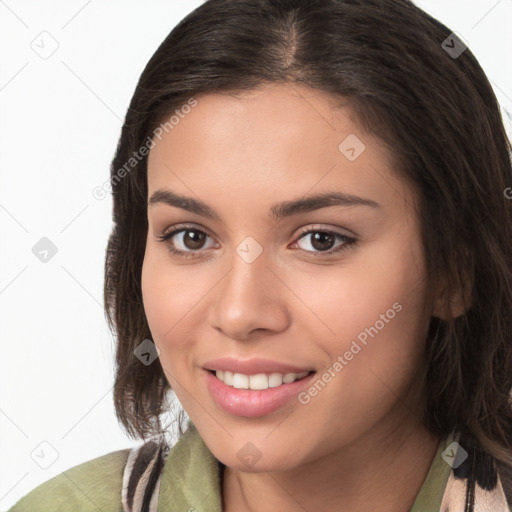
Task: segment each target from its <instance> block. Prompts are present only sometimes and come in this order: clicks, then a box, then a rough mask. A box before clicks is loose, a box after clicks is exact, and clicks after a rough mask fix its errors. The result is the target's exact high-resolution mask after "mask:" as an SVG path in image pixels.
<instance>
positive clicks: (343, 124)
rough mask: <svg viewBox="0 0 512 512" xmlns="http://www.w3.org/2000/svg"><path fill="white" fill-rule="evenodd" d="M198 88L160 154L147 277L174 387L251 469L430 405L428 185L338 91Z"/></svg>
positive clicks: (225, 448) (230, 460) (360, 434)
mask: <svg viewBox="0 0 512 512" xmlns="http://www.w3.org/2000/svg"><path fill="white" fill-rule="evenodd" d="M195 99H196V101H197V104H196V103H195V102H194V101H191V102H190V103H189V104H190V105H195V106H193V107H190V108H184V109H182V110H181V111H179V115H177V117H176V118H175V119H174V122H173V125H172V126H173V127H172V129H169V125H168V128H167V132H168V133H165V131H163V136H161V141H160V140H159V139H158V138H156V139H155V142H156V146H154V147H153V149H151V151H150V154H149V160H148V199H149V200H150V201H149V205H148V210H147V212H148V223H149V231H148V236H147V243H146V252H145V258H144V264H143V270H142V291H143V300H144V308H145V312H146V315H147V319H148V322H149V326H150V329H151V333H152V335H153V340H154V342H155V344H156V346H157V347H158V348H159V350H160V363H161V365H162V367H163V368H164V371H165V374H166V376H167V379H168V381H169V383H170V385H171V387H172V388H173V389H174V391H175V392H176V395H177V396H178V398H179V400H180V402H181V403H182V405H183V407H184V408H185V410H186V411H187V413H188V415H189V417H190V419H191V420H192V422H193V423H194V424H195V426H196V428H197V429H198V431H199V433H200V434H201V436H202V438H203V439H204V441H205V442H206V444H207V445H208V447H209V448H210V450H211V451H212V452H213V454H214V455H215V456H216V457H217V458H218V459H219V460H221V461H222V462H223V463H224V464H226V465H227V466H230V467H232V468H238V469H239V470H245V471H268V470H272V469H274V470H278V469H283V470H284V469H290V468H294V467H298V466H300V465H302V464H306V463H308V462H311V461H313V460H315V459H318V458H319V457H322V456H328V455H329V454H332V453H333V452H335V451H340V450H343V449H345V448H347V447H349V446H351V445H354V443H356V442H357V441H358V440H361V439H370V438H372V439H374V440H377V439H386V438H387V436H388V435H389V434H390V433H391V432H392V431H394V429H395V428H396V427H397V425H403V424H405V423H407V422H408V421H409V420H411V421H412V420H413V419H415V418H414V416H415V414H414V411H415V409H416V407H419V403H415V402H411V400H409V401H408V396H412V393H413V391H415V390H418V389H419V383H420V378H419V377H420V373H421V372H420V369H422V368H423V357H422V354H423V348H424V339H425V334H426V329H427V326H428V321H429V318H430V313H429V312H428V311H427V309H428V308H426V307H425V285H426V277H427V276H426V275H425V266H424V255H423V251H422V248H421V245H420V233H419V224H418V221H417V219H416V217H415V215H414V207H415V205H416V197H415V196H414V194H413V192H412V190H411V189H410V188H409V187H408V186H407V185H406V184H405V183H404V182H402V181H398V179H397V178H396V177H395V176H394V174H393V172H392V168H391V167H390V165H391V163H390V159H389V155H388V154H387V153H386V151H385V150H384V148H383V147H382V146H381V145H380V144H379V142H378V140H377V139H375V138H373V137H371V136H370V135H368V134H366V133H364V132H362V131H361V130H359V129H358V127H357V126H356V125H355V124H354V123H353V121H352V120H351V118H350V111H349V110H347V109H345V108H344V109H337V110H335V109H334V108H333V107H334V104H335V103H334V98H333V96H331V95H329V94H327V93H325V92H321V91H318V90H312V89H309V88H306V87H304V86H298V85H293V86H292V85H275V84H274V85H270V86H266V87H261V88H258V89H257V90H252V91H250V92H245V93H244V94H241V95H239V96H237V97H235V96H232V95H227V94H206V95H201V96H198V97H197V98H195ZM176 120H178V122H176ZM331 194H332V195H333V197H334V195H336V197H335V198H334V199H331V200H328V199H326V200H317V201H313V200H311V198H314V197H316V196H321V195H324V196H325V197H326V196H327V195H331ZM345 195H347V197H348V195H349V196H350V197H348V199H347V197H345ZM325 197H324V199H325ZM152 198H153V199H154V200H153V201H151V199H152ZM176 198H180V200H179V201H177V200H176ZM356 198H359V199H356ZM178 204H179V205H178ZM173 230H178V231H177V233H176V234H174V235H173V236H172V237H170V238H168V239H167V240H166V241H165V242H162V241H161V240H159V239H158V236H160V235H162V234H166V233H171V232H172V231H173ZM180 230H181V231H180ZM170 249H174V250H176V251H179V254H181V257H180V256H178V255H176V254H172V253H171V252H170ZM221 358H222V359H223V360H224V359H225V358H229V359H228V360H224V361H222V362H219V361H216V360H217V359H221ZM246 363H247V364H246ZM216 369H219V370H224V375H223V376H222V375H220V374H219V377H222V378H223V379H225V380H226V381H227V383H224V382H223V381H222V380H220V379H218V378H217V377H216V376H215V375H214V374H213V373H212V372H211V371H210V370H216ZM229 370H231V371H232V372H233V373H235V375H234V376H232V377H230V375H229V373H228V372H229ZM294 370H295V371H294ZM304 372H309V373H308V374H307V375H306V376H305V377H304V376H303V375H304ZM311 372H314V373H311ZM289 373H295V375H291V376H290V375H288V376H287V377H286V378H284V383H282V384H280V383H281V381H282V378H283V376H284V375H285V374H289ZM257 374H258V376H257V377H254V378H249V377H247V376H250V375H257ZM262 374H263V375H262ZM272 374H273V375H272ZM297 374H298V375H297ZM294 378H299V379H298V380H296V381H295V382H293V383H292V382H288V380H293V379H294ZM233 384H234V386H233ZM269 385H270V386H271V387H268V386H269ZM246 386H249V387H250V388H263V389H243V388H244V387H246ZM239 388H240V389H239ZM264 388H267V389H264ZM404 407H406V408H407V410H408V411H409V412H408V415H407V416H406V419H404V418H403V417H402V418H401V417H400V415H399V413H400V412H401V411H402V412H403V408H404ZM418 415H419V413H418ZM416 419H417V418H416Z"/></svg>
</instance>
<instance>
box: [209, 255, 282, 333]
mask: <svg viewBox="0 0 512 512" xmlns="http://www.w3.org/2000/svg"><path fill="white" fill-rule="evenodd" d="M233 253H234V254H233V257H232V259H231V268H230V270H229V271H228V272H227V274H226V275H225V276H224V278H223V279H222V280H221V282H220V283H219V284H218V286H216V287H215V288H214V290H215V294H214V296H213V298H214V300H213V301H212V304H211V306H210V312H209V320H210V325H211V326H212V327H213V328H215V329H217V330H219V331H221V332H222V333H223V334H224V335H225V336H226V337H229V338H232V339H235V340H238V341H249V340H251V339H254V338H256V337H258V338H259V335H258V334H256V333H257V332H259V333H260V334H261V333H263V332H266V334H267V335H268V334H272V333H277V332H282V331H284V330H286V329H287V328H288V326H289V325H290V312H289V309H288V304H287V300H289V299H290V293H289V291H288V290H287V288H286V286H285V284H284V283H283V282H282V281H281V280H280V279H279V277H278V276H279V270H278V269H276V268H274V267H275V266H274V265H272V262H271V261H269V257H267V255H266V254H265V251H263V252H262V254H261V255H260V256H258V257H257V258H256V259H255V260H254V261H252V262H250V263H249V262H247V261H246V260H245V259H244V258H242V257H240V255H239V254H238V253H237V252H236V251H233ZM212 291H213V290H212ZM287 292H288V293H287Z"/></svg>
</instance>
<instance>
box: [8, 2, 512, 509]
mask: <svg viewBox="0 0 512 512" xmlns="http://www.w3.org/2000/svg"><path fill="white" fill-rule="evenodd" d="M200 4H201V2H200V1H199V0H186V1H177V0H172V1H171V0H167V1H165V2H164V1H156V0H151V1H142V0H139V1H124V2H122V1H120V0H116V1H109V2H100V1H98V0H89V1H87V0H66V1H46V2H38V1H23V0H20V1H18V2H16V1H14V0H0V52H1V53H0V62H1V67H0V141H1V147H0V315H1V318H0V340H1V356H0V393H1V394H0V433H1V435H0V510H4V511H5V510H7V509H8V508H9V507H10V506H11V505H13V504H14V503H15V502H16V501H17V500H18V499H19V498H20V497H21V496H22V495H24V494H26V493H27V492H28V491H30V490H31V489H33V488H34V487H35V486H37V485H39V484H40V483H42V482H44V481H46V480H48V479H49V478H51V477H52V476H54V475H56V474H58V473H60V472H61V471H63V470H65V469H68V468H69V467H72V466H75V465H77V464H79V463H82V462H84V461H87V460H90V459H92V458H95V457H98V456H100V455H103V454H105V453H108V452H111V451H115V450H119V449H123V448H127V447H129V446H133V445H137V444H139V441H133V440H130V439H128V438H127V437H126V436H125V435H124V434H123V432H122V430H121V428H120V427H119V425H118V423H117V420H116V419H115V416H114V409H113V401H112V392H111V390H112V385H113V340H112V337H111V335H110V333H109V331H108V329H107V326H106V321H105V317H104V312H103V300H102V294H103V262H104V253H105V248H106V243H107V239H108V235H109V233H110V228H111V208H112V203H111V200H110V195H109V194H108V193H107V195H106V197H105V198H104V199H103V200H98V199H95V198H94V197H93V195H92V190H93V189H94V187H97V186H101V185H102V184H103V183H104V182H105V181H107V180H108V179H109V165H110V161H111V159H112V157H113V154H114V151H115V147H116V144H117V140H118V137H119V134H120V129H121V125H122V119H123V118H124V115H125V111H126V109H127V107H128V103H129V101H130V98H131V95H132V93H133V90H134V88H135V85H136V82H137V80H138V78H139V75H140V73H141V72H142V69H143V68H144V66H145V64H146V62H147V61H148V59H149V58H150V57H151V55H152V54H153V52H154V51H155V50H156V48H157V46H158V45H159V44H160V43H161V42H162V40H163V39H164V38H165V36H166V35H167V34H168V33H169V32H170V30H171V29H172V28H173V27H174V26H175V25H176V23H177V22H178V21H179V20H180V19H181V18H182V17H183V16H184V15H185V14H187V13H188V12H190V11H191V10H193V9H194V8H195V7H197V6H198V5H200ZM417 5H419V6H420V7H421V8H423V9H424V10H426V11H427V12H429V13H430V14H432V15H433V16H434V17H437V18H438V19H439V20H441V21H442V22H443V23H445V24H446V25H447V26H448V27H450V28H451V29H452V30H454V31H456V32H458V33H459V34H460V35H462V37H463V38H464V40H465V41H466V42H467V43H468V44H469V46H470V48H471V50H472V51H473V53H474V54H475V55H476V57H477V58H478V60H479V61H480V63H481V65H482V67H483V68H484V70H485V71H486V73H487V75H488V77H489V79H490V80H491V82H492V84H493V87H494V90H495V92H496V94H497V96H498V99H499V101H500V103H501V105H502V107H503V108H504V109H506V110H507V111H508V114H507V113H505V111H503V115H504V118H505V121H506V126H507V129H508V130H509V133H510V127H511V124H510V117H509V116H510V115H512V100H511V98H512V73H510V69H511V59H510V53H509V52H510V48H512V31H510V25H511V22H512V0H500V1H496V0H490V1H487V0H485V1H484V0H473V1H467V0H466V1H464V0H451V1H449V2H447V1H441V0H437V1H435V0H424V1H419V2H417ZM43 31H46V32H47V33H48V34H50V35H48V34H45V35H43V36H40V34H41V32H43ZM41 37H44V38H45V48H46V50H47V51H48V49H49V48H50V49H51V47H52V46H51V45H52V44H53V45H55V46H56V45H57V44H58V48H57V50H56V51H55V52H54V53H53V54H52V55H51V56H49V57H48V58H46V59H43V58H41V57H40V56H39V55H38V54H37V53H36V52H35V51H34V49H33V47H36V45H37V44H39V45H41V43H40V41H41ZM52 38H53V40H54V41H53V40H52ZM52 41H53V42H52ZM31 45H32V46H31ZM40 51H43V50H42V49H41V50H40ZM447 87H449V84H447ZM42 237H48V238H49V239H50V240H51V241H52V242H53V243H54V244H55V246H56V247H57V251H58V252H57V253H56V254H55V256H54V257H52V258H51V259H50V260H49V261H48V262H47V263H43V262H41V261H40V260H39V259H37V258H36V257H35V256H34V254H33V253H32V247H33V246H34V245H35V244H36V242H38V241H39V240H40V239H41V238H42ZM41 442H43V443H45V444H43V445H40V443H41ZM46 443H49V444H46ZM50 445H51V446H50ZM34 450H35V451H34ZM31 454H32V456H31ZM54 458H55V459H56V460H55V461H53V459H54ZM36 461H37V462H38V463H39V464H41V465H49V467H48V468H47V469H43V468H42V467H40V465H38V463H37V462H36Z"/></svg>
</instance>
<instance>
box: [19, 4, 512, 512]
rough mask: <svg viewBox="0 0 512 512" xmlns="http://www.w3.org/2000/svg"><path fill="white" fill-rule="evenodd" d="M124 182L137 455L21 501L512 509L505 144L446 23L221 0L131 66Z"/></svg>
mask: <svg viewBox="0 0 512 512" xmlns="http://www.w3.org/2000/svg"><path fill="white" fill-rule="evenodd" d="M111 181H112V189H113V199H114V211H113V218H114V222H115V225H114V228H113V231H112V234H111V237H110V240H109V245H108V248H107V255H106V266H105V304H106V312H107V315H108V319H109V322H110V325H111V328H112V329H113V330H114V332H115V333H116V336H117V342H118V347H117V360H116V365H117V375H116V384H115V388H114V398H115V406H116V411H117V415H118V417H119V419H120V420H121V422H122V424H123V425H124V427H125V429H126V431H127V433H128V434H129V435H131V436H132V437H134V438H140V439H144V440H147V442H146V443H144V444H143V445H141V446H140V448H138V449H136V450H132V451H129V450H123V451H120V452H115V453H112V454H108V455H105V456H103V457H101V458H99V459H95V460H94V461H90V462H88V463H85V464H83V465H81V466H78V467H76V468H73V469H72V470H70V471H68V472H65V474H64V475H59V476H58V477H56V478H54V479H52V480H50V481H49V482H47V483H45V484H43V485H42V486H40V487H39V488H38V489H36V490H35V491H33V492H32V493H30V494H29V495H28V496H27V497H25V498H23V499H22V500H21V501H20V502H19V503H18V504H17V505H15V507H14V508H13V509H12V510H14V511H24V510H27V511H28V510H31V511H33V510H47V509H48V507H54V508H55V507H56V506H60V505H62V506H63V507H64V508H65V507H66V506H67V507H69V506H73V507H74V509H77V510H88V509H89V508H91V510H96V509H97V508H99V509H101V510H125V511H143V510H156V509H157V508H156V507H157V505H158V509H159V510H167V509H169V510H208V511H220V510H223V511H228V512H233V511H240V510H248V511H267V510H277V509H279V510H285V511H287V510H314V509H322V510H344V511H345V512H351V511H358V512H365V511H370V510H372V511H373V510H380V511H382V512H384V511H390V512H391V511H399V510H400V511H412V512H423V511H439V510H443V511H445V510H449V511H458V510H467V511H477V510H492V511H500V512H503V511H508V510H512V505H511V503H512V488H511V474H512V407H511V390H512V339H511V336H512V335H511V333H512V329H511V324H512V313H511V312H512V279H511V268H512V223H511V217H512V216H511V202H510V200H508V197H510V194H507V190H512V189H510V187H511V186H512V172H511V162H510V144H509V141H508V140H507V138H506V135H505V132H504V128H503V124H502V120H501V118H500V114H499V108H498V104H497V101H496V98H495V96H494V94H493V92H492V89H491V87H490V85H489V82H488V80H487V79H486V77H485V75H484V73H483V71H482V69H481V68H480V66H479V65H478V63H477V61H476V60H475V58H474V56H473V55H472V54H471V52H470V50H469V49H468V48H467V47H466V46H465V44H464V43H463V41H461V40H460V39H459V38H457V36H456V35H454V34H452V32H451V31H450V30H449V29H448V28H446V27H445V26H444V25H442V24H441V23H439V22H438V21H436V20H435V19H433V18H431V17H430V16H428V15H427V14H425V13H424V12H422V11H421V10H420V9H418V8H417V7H415V6H414V5H413V4H412V3H410V2H405V1H402V0H388V1H383V0H370V1H362V0H361V1H357V0H352V1H348V0H318V1H311V0H277V1H276V0H208V1H206V2H205V3H204V4H202V5H201V6H200V7H199V8H197V9H196V10H195V11H194V12H192V13H191V14H189V15H188V16H187V17H186V18H185V19H184V20H182V21H181V22H180V23H179V24H178V26H177V27H175V28H174V29H173V31H172V32H171V33H170V34H169V36H168V37H167V38H166V40H165V41H164V42H163V43H162V45H161V46H160V47H159V48H158V50H157V51H156V53H155V54H154V55H153V57H152V58H151V60H150V61H149V63H148V65H147V66H146V68H145V70H144V72H143V73H142V75H141V78H140V81H139V83H138V85H137V88H136V90H135V93H134V95H133V98H132V101H131V104H130V107H129V109H128V112H127V115H126V119H125V123H124V125H123V130H122V134H121V138H120V141H119V145H118V148H117V152H116V155H115V158H114V160H113V163H112V169H111ZM170 389H172V390H173V391H174V392H175V394H176V396H177V397H178V398H179V401H180V403H181V404H182V405H183V408H184V410H185V411H186V413H187V415H188V416H189V418H190V420H191V421H190V423H189V424H188V428H187V430H186V432H185V434H184V435H183V436H182V437H181V438H180V440H179V441H178V442H177V443H176V444H175V445H174V446H173V447H172V448H171V446H170V445H169V443H168V442H167V441H166V436H165V434H166V430H167V427H164V426H162V423H161V419H160V417H161V414H162V413H163V412H165V410H166V409H167V408H168V406H169V404H168V401H167V395H168V392H169V390H170ZM148 438H149V440H148ZM64 477H65V478H64ZM56 489H58V490H56Z"/></svg>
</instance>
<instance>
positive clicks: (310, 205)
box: [148, 189, 380, 221]
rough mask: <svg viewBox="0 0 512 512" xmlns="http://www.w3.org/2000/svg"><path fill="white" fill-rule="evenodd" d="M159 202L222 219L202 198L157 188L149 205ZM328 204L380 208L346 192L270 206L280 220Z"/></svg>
mask: <svg viewBox="0 0 512 512" xmlns="http://www.w3.org/2000/svg"><path fill="white" fill-rule="evenodd" d="M157 203H163V204H167V205H169V206H175V207H176V208H181V209H182V210H187V211H189V212H192V213H195V214H197V215H200V216H202V217H208V218H210V219H214V220H219V221H220V220H222V219H221V217H220V215H219V214H218V213H217V212H216V211H215V210H213V209H212V208H210V207H209V206H208V205H207V204H206V203H204V202H203V201H201V200H200V199H195V198H193V197H185V196H180V195H179V194H176V193H175V192H171V191H170V190H168V189H159V190H156V191H155V192H154V193H153V194H152V195H151V197H150V199H149V201H148V206H152V205H154V204H157ZM328 206H368V207H370V208H379V207H380V204H379V203H376V202H375V201H372V200H371V199H366V198H363V197H358V196H355V195H353V194H346V193H343V192H326V193H323V194H316V195H310V196H306V197H302V198H300V199H295V200H292V201H283V202H281V203H277V204H275V205H274V206H272V207H271V208H270V213H271V216H272V217H273V218H274V219H276V220H280V219H282V218H284V217H290V216H292V215H296V214H298V213H303V212H310V211H314V210H318V209H320V208H325V207H328Z"/></svg>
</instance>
